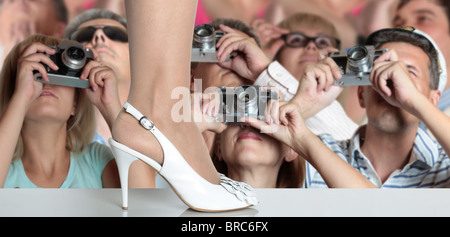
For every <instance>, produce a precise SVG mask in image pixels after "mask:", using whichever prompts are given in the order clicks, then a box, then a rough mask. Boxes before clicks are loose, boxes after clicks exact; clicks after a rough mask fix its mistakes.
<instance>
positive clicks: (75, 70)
mask: <svg viewBox="0 0 450 237" xmlns="http://www.w3.org/2000/svg"><path fill="white" fill-rule="evenodd" d="M51 48H53V49H54V50H55V51H56V53H55V54H53V55H47V56H48V57H50V59H51V60H52V61H53V62H54V63H55V64H56V65H57V66H58V67H59V70H58V71H54V70H52V69H51V68H50V67H48V66H47V65H45V64H44V67H45V68H46V70H47V75H48V79H49V81H48V82H47V81H44V80H43V79H42V75H41V73H39V72H37V71H35V72H34V79H35V80H36V81H39V82H42V83H44V84H53V85H61V86H69V87H77V88H89V87H90V84H89V81H88V80H81V79H80V75H81V73H82V72H83V69H84V67H85V66H86V64H87V63H88V62H89V61H91V60H93V59H94V54H93V53H92V51H91V50H90V49H84V48H83V46H82V45H81V44H78V43H76V42H73V41H62V42H61V43H60V44H59V45H55V46H51Z"/></svg>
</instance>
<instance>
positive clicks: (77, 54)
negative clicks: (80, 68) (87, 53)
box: [67, 47, 84, 60]
mask: <svg viewBox="0 0 450 237" xmlns="http://www.w3.org/2000/svg"><path fill="white" fill-rule="evenodd" d="M67 56H69V57H70V58H72V59H73V60H82V59H83V58H84V52H83V50H82V49H79V48H76V47H71V48H69V49H68V50H67Z"/></svg>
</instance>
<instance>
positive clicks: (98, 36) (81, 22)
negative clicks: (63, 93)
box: [64, 9, 131, 144]
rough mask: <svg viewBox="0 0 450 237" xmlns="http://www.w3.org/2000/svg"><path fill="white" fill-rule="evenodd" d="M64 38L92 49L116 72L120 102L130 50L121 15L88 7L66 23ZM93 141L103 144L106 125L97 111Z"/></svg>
mask: <svg viewBox="0 0 450 237" xmlns="http://www.w3.org/2000/svg"><path fill="white" fill-rule="evenodd" d="M64 38H65V39H70V40H75V41H78V42H80V43H82V44H83V45H84V47H86V48H91V49H93V52H94V54H95V57H98V58H99V59H100V61H101V62H102V64H104V65H105V66H108V67H110V68H111V69H113V70H114V72H115V73H116V78H117V86H118V92H119V97H120V98H119V99H120V102H121V103H124V102H125V101H126V99H127V97H128V93H129V90H130V81H131V74H130V54H129V48H128V33H127V22H126V19H125V18H123V17H122V16H120V15H118V14H116V13H113V12H111V11H108V10H100V9H92V10H88V11H86V12H84V13H82V14H80V15H79V16H77V17H76V18H75V19H74V20H73V21H72V22H70V23H69V25H68V26H67V28H66V30H65V32H64ZM97 115H98V116H97V136H96V139H95V140H96V141H98V142H100V143H104V144H107V142H106V141H107V139H108V138H110V137H111V132H110V127H109V126H108V124H107V123H106V121H105V120H104V119H103V117H102V116H101V114H100V113H98V114H97Z"/></svg>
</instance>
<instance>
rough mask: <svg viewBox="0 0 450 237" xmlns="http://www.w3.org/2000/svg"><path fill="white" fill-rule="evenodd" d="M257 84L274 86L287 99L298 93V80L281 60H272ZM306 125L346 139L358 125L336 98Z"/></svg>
mask: <svg viewBox="0 0 450 237" xmlns="http://www.w3.org/2000/svg"><path fill="white" fill-rule="evenodd" d="M254 84H255V85H259V86H273V87H275V88H277V89H278V90H279V91H280V92H281V93H282V94H283V96H284V99H285V101H289V100H291V99H292V98H293V97H294V96H295V94H296V93H297V89H298V86H299V82H298V80H297V79H296V78H295V77H294V76H293V75H292V74H290V73H289V72H288V71H287V70H286V69H285V68H284V67H283V66H282V65H281V64H280V63H279V62H277V61H274V62H272V63H271V64H270V65H269V67H268V68H267V69H266V70H264V72H263V73H261V75H259V77H258V78H257V79H256V81H255V83H254ZM305 123H306V125H307V126H308V128H309V129H311V131H312V132H313V133H314V134H316V135H321V134H330V135H331V136H332V137H333V138H335V139H336V140H338V141H339V140H346V139H349V138H351V137H352V136H353V134H354V133H355V131H356V129H357V128H358V125H357V124H356V123H355V122H353V121H352V120H351V119H350V118H349V117H348V116H347V114H346V113H345V111H344V109H343V108H342V106H341V104H339V102H337V101H336V100H335V101H333V103H331V104H330V105H329V106H327V107H325V108H324V109H323V110H321V111H320V112H319V113H317V114H316V115H314V116H313V117H311V118H309V119H307V120H305Z"/></svg>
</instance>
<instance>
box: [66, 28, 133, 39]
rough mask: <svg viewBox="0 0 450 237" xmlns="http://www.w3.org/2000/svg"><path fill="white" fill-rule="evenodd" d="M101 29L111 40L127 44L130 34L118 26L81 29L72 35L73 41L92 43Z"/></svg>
mask: <svg viewBox="0 0 450 237" xmlns="http://www.w3.org/2000/svg"><path fill="white" fill-rule="evenodd" d="M99 29H101V30H102V31H103V33H104V34H105V35H106V36H107V37H108V38H109V39H111V40H113V41H118V42H123V43H127V42H128V33H127V32H126V31H125V30H123V29H122V28H119V27H116V26H87V27H83V28H80V29H78V30H76V31H75V32H73V33H72V34H71V35H70V39H71V40H75V41H78V42H80V43H84V42H88V41H91V40H92V38H93V37H94V34H95V32H96V31H97V30H99Z"/></svg>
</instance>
